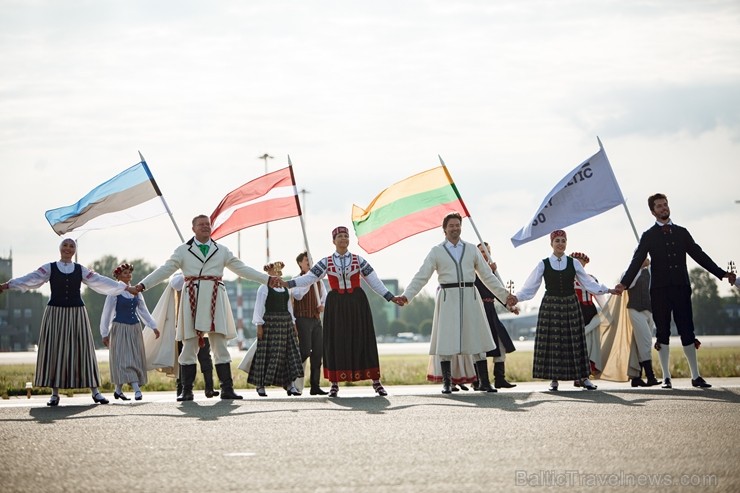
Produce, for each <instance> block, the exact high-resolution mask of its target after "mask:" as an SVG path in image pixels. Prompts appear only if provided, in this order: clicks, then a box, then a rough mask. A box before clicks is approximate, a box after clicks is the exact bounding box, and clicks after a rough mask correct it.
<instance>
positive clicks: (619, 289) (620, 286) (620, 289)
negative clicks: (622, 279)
mask: <svg viewBox="0 0 740 493" xmlns="http://www.w3.org/2000/svg"><path fill="white" fill-rule="evenodd" d="M625 289H626V288H625V287H624V284H621V283H620V284H617V285H616V286H614V291H616V293H613V294H617V295H620V294H622V293H623V292H624V290H625ZM610 292H611V291H610Z"/></svg>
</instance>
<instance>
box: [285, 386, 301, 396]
mask: <svg viewBox="0 0 740 493" xmlns="http://www.w3.org/2000/svg"><path fill="white" fill-rule="evenodd" d="M286 392H287V393H288V395H301V393H300V392H298V389H297V388H295V386H294V385H291V386H290V387H289V388H288V389H287V390H286Z"/></svg>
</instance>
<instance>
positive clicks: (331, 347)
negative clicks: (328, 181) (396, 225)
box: [288, 228, 393, 397]
mask: <svg viewBox="0 0 740 493" xmlns="http://www.w3.org/2000/svg"><path fill="white" fill-rule="evenodd" d="M344 230H345V231H346V228H344ZM335 231H336V230H335ZM333 236H336V234H334V235H333ZM325 276H326V277H327V278H328V280H329V293H328V294H327V296H326V305H325V309H324V377H325V378H326V379H327V380H329V381H330V382H332V388H331V390H330V391H329V395H330V396H331V397H336V396H337V392H338V391H339V390H338V382H357V381H361V380H372V381H373V388H374V389H375V391H376V392H377V393H378V394H379V395H381V396H384V395H386V392H385V390H384V389H383V386H382V385H381V384H380V360H379V358H378V344H377V342H376V339H375V327H374V325H373V315H372V312H371V311H370V303H369V302H368V300H367V296H366V295H365V291H364V290H363V289H362V287H361V286H360V280H361V279H364V280H365V282H366V283H367V284H368V286H370V289H372V290H373V291H375V292H376V293H377V294H378V295H380V296H382V297H383V298H385V299H386V301H391V300H392V299H393V294H392V293H391V292H390V291H388V288H386V286H385V284H383V281H381V280H380V278H379V277H378V275H377V274H376V272H375V270H374V269H373V268H372V266H371V265H370V264H369V263H368V262H367V260H365V259H364V258H362V257H360V256H359V255H355V254H353V253H350V252H346V253H344V254H343V255H342V254H339V253H337V252H335V253H334V254H333V255H331V256H329V257H325V258H323V259H321V260H320V261H319V262H318V263H316V264H315V265H314V266H313V267H311V269H310V270H309V271H308V272H306V273H305V274H303V275H302V276H298V277H296V278H294V279H292V280H290V281H288V286H289V287H290V288H295V287H305V286H310V285H311V284H313V283H315V282H316V281H318V280H320V279H322V278H324V277H325Z"/></svg>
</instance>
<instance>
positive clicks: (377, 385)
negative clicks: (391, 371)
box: [373, 382, 388, 397]
mask: <svg viewBox="0 0 740 493" xmlns="http://www.w3.org/2000/svg"><path fill="white" fill-rule="evenodd" d="M373 390H374V391H375V392H377V393H378V395H379V396H380V397H385V396H387V395H388V392H386V391H385V389H384V388H383V385H382V384H381V383H380V382H378V383H374V384H373Z"/></svg>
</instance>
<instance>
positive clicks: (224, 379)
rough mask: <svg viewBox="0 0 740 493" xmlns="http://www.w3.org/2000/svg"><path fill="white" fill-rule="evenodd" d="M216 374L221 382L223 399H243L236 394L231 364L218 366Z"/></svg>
mask: <svg viewBox="0 0 740 493" xmlns="http://www.w3.org/2000/svg"><path fill="white" fill-rule="evenodd" d="M216 374H217V375H218V379H219V380H220V381H221V399H243V398H244V397H242V396H240V395H237V394H235V393H234V381H233V380H232V379H231V363H219V364H217V365H216Z"/></svg>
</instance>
